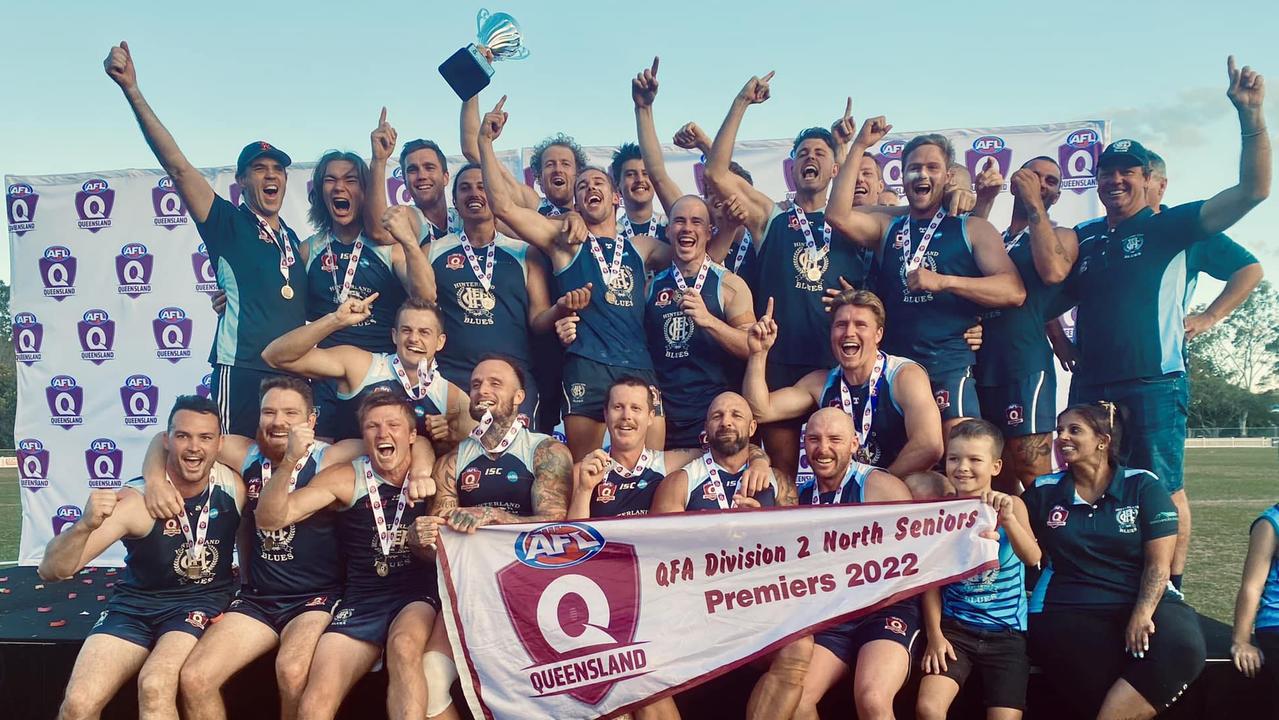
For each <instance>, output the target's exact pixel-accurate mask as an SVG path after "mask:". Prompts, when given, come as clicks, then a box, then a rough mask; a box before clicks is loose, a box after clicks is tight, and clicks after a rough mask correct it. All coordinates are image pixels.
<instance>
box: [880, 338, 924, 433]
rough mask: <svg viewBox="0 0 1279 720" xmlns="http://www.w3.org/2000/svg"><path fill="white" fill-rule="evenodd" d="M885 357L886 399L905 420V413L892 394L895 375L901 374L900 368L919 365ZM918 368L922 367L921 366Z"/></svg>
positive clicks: (893, 356)
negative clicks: (886, 364) (886, 361)
mask: <svg viewBox="0 0 1279 720" xmlns="http://www.w3.org/2000/svg"><path fill="white" fill-rule="evenodd" d="M885 355H886V356H887V357H888V367H887V369H886V371H885V373H884V375H885V376H886V379H887V381H888V399H889V400H892V401H893V407H895V408H897V413H898V414H899V415H901V416H902V417H903V418H905V417H906V412H905V411H904V410H902V406H901V405H900V404H898V402H897V393H894V392H893V383H895V382H897V373H899V372H901V369H902V368H904V367H906V366H907V365H919V363H917V362H915V361H914V360H911V359H910V358H904V357H901V356H899V355H888V354H887V353H885ZM920 367H923V366H922V365H921V366H920Z"/></svg>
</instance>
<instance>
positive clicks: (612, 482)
mask: <svg viewBox="0 0 1279 720" xmlns="http://www.w3.org/2000/svg"><path fill="white" fill-rule="evenodd" d="M648 455H649V457H650V458H652V460H650V461H649V463H648V467H646V468H644V472H642V473H640V474H638V475H633V476H631V477H624V476H623V475H622V474H621V473H619V472H617V468H616V467H614V468H613V469H612V470H610V471H609V473H608V476H607V477H605V478H604V480H603V481H602V482H600V484H599V485H596V486H595V493H594V494H593V495H591V517H593V518H602V517H621V516H623V515H647V514H648V510H649V508H650V507H652V506H653V495H655V494H656V493H657V486H658V485H661V484H662V479H663V478H665V477H666V453H664V452H662V451H661V450H653V449H649V450H648Z"/></svg>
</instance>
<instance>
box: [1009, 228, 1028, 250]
mask: <svg viewBox="0 0 1279 720" xmlns="http://www.w3.org/2000/svg"><path fill="white" fill-rule="evenodd" d="M1029 232H1030V228H1025V229H1024V230H1022V231H1021V232H1019V233H1017V235H1016V236H1015V237H1013V238H1012V239H1011V240H1010V239H1009V238H1008V231H1007V230H1005V231H1004V252H1006V253H1010V252H1012V251H1013V248H1015V247H1017V243H1019V242H1021V239H1022V238H1023V237H1025V236H1026V233H1029Z"/></svg>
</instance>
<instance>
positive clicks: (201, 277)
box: [191, 243, 218, 295]
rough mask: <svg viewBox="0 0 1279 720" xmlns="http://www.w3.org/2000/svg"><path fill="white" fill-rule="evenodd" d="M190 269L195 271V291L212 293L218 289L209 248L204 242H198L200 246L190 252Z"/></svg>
mask: <svg viewBox="0 0 1279 720" xmlns="http://www.w3.org/2000/svg"><path fill="white" fill-rule="evenodd" d="M191 269H192V270H194V271H195V289H196V292H202V293H208V294H210V295H212V294H214V293H216V292H217V291H218V276H217V275H215V274H214V272H213V263H212V262H211V261H210V260H209V250H208V248H207V247H205V245H204V243H200V247H199V248H198V249H197V250H196V251H195V252H194V253H192V254H191Z"/></svg>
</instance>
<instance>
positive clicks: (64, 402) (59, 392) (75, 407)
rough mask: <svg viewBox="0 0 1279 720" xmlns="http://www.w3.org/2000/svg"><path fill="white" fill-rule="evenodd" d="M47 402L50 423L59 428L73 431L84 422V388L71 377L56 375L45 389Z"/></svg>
mask: <svg viewBox="0 0 1279 720" xmlns="http://www.w3.org/2000/svg"><path fill="white" fill-rule="evenodd" d="M44 397H45V400H46V401H47V402H48V403H49V416H50V417H49V422H50V423H51V424H53V425H57V426H58V427H61V428H65V429H68V430H69V429H71V427H72V426H74V425H79V424H81V423H83V422H84V418H83V417H81V416H80V411H81V409H82V408H84V388H82V387H80V386H78V385H77V384H76V381H75V378H73V377H71V376H70V375H55V376H53V379H51V380H50V381H49V387H47V388H45V389H44Z"/></svg>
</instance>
